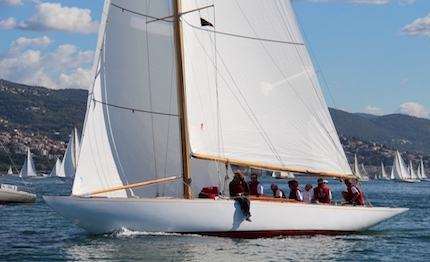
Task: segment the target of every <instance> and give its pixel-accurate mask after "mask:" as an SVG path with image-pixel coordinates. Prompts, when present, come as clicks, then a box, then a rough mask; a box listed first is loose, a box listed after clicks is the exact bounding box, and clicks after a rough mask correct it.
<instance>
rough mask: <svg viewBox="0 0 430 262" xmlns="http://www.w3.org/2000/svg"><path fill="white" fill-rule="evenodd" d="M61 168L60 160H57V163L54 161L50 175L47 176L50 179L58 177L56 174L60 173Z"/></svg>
mask: <svg viewBox="0 0 430 262" xmlns="http://www.w3.org/2000/svg"><path fill="white" fill-rule="evenodd" d="M60 168H61V160H60V158H57V161H55V165H54V167H53V168H52V170H51V173H50V174H49V176H50V177H56V176H58V173H59V172H60Z"/></svg>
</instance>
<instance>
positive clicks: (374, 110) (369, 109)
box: [362, 106, 384, 116]
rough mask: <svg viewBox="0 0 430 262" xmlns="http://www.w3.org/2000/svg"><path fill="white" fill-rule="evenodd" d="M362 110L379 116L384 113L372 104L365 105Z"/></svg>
mask: <svg viewBox="0 0 430 262" xmlns="http://www.w3.org/2000/svg"><path fill="white" fill-rule="evenodd" d="M362 112H363V113H366V114H372V115H377V116H381V115H383V114H384V112H383V111H382V109H381V108H378V107H374V106H367V107H366V108H364V109H363V110H362Z"/></svg>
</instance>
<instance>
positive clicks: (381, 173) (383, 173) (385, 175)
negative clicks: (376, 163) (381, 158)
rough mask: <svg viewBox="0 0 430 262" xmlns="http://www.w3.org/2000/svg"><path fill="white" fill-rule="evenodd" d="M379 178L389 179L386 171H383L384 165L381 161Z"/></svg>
mask: <svg viewBox="0 0 430 262" xmlns="http://www.w3.org/2000/svg"><path fill="white" fill-rule="evenodd" d="M379 179H385V180H390V177H389V176H388V174H387V172H385V166H384V163H383V162H381V172H380V176H379Z"/></svg>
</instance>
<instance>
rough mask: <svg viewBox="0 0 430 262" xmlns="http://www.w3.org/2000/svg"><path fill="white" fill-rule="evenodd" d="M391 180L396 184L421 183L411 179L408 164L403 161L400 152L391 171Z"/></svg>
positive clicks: (395, 157) (395, 156)
mask: <svg viewBox="0 0 430 262" xmlns="http://www.w3.org/2000/svg"><path fill="white" fill-rule="evenodd" d="M391 179H392V180H393V181H394V182H407V183H415V182H419V180H416V179H411V175H410V173H409V170H408V168H407V167H406V164H405V162H404V161H403V159H402V157H401V156H400V153H399V151H396V154H395V155H394V162H393V168H392V169H391Z"/></svg>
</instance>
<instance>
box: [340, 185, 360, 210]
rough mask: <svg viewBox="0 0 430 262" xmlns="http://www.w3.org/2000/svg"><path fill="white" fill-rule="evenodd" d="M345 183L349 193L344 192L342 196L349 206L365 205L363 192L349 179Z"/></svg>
mask: <svg viewBox="0 0 430 262" xmlns="http://www.w3.org/2000/svg"><path fill="white" fill-rule="evenodd" d="M343 182H344V183H345V185H346V188H347V191H343V192H342V196H343V198H344V199H345V201H346V202H347V203H348V204H351V205H354V206H355V205H364V200H363V194H362V193H361V190H360V189H359V188H358V187H357V186H356V185H354V184H353V183H352V182H351V180H349V179H348V178H346V179H344V180H343Z"/></svg>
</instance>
